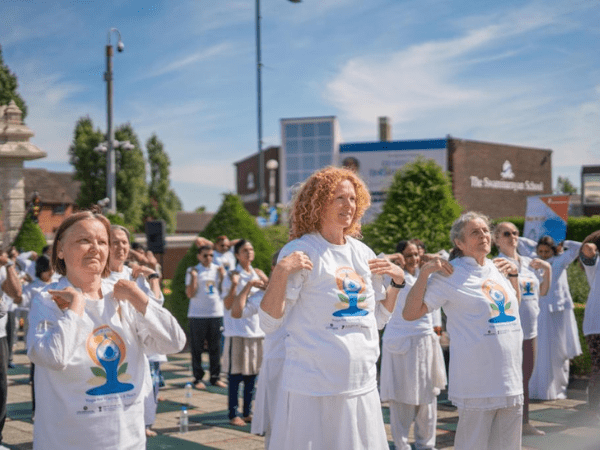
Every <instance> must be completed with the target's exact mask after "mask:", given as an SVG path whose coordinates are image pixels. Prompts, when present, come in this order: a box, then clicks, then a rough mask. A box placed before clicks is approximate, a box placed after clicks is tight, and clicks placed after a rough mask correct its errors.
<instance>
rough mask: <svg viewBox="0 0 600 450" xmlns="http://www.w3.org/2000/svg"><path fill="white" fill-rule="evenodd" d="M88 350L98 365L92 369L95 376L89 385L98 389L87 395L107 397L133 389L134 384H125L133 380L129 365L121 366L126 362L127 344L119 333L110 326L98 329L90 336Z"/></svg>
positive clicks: (87, 344) (90, 390)
mask: <svg viewBox="0 0 600 450" xmlns="http://www.w3.org/2000/svg"><path fill="white" fill-rule="evenodd" d="M86 348H87V352H88V355H89V356H90V358H91V359H92V361H93V362H94V364H96V367H90V369H91V371H92V373H93V374H94V375H95V376H94V377H93V378H91V379H90V380H88V384H92V385H95V386H96V387H95V388H92V389H89V390H87V391H86V394H88V395H106V394H115V393H117V392H127V391H130V390H132V389H133V384H131V383H125V381H129V380H130V379H131V375H129V374H128V373H127V363H123V364H121V363H122V362H123V361H124V360H125V355H126V353H127V350H126V348H125V342H124V341H123V339H122V338H121V336H119V334H118V333H117V332H115V331H114V330H113V329H112V328H110V327H109V326H108V325H102V326H100V327H98V328H96V329H95V330H94V331H92V333H91V334H90V335H89V336H88V338H87V342H86Z"/></svg>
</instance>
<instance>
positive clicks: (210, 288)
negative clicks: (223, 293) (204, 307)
mask: <svg viewBox="0 0 600 450" xmlns="http://www.w3.org/2000/svg"><path fill="white" fill-rule="evenodd" d="M205 288H206V293H207V294H208V295H212V294H214V293H215V282H214V281H212V280H209V281H207V282H206V284H205Z"/></svg>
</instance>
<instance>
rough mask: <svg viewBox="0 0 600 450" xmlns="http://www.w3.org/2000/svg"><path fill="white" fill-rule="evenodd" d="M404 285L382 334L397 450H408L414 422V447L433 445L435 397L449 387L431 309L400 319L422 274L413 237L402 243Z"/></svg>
mask: <svg viewBox="0 0 600 450" xmlns="http://www.w3.org/2000/svg"><path fill="white" fill-rule="evenodd" d="M396 251H397V254H399V255H402V258H401V264H400V265H401V267H402V268H403V269H404V275H405V280H406V288H405V289H401V290H400V292H399V293H398V300H397V302H396V309H395V310H394V314H392V318H391V319H390V321H389V322H388V324H387V325H386V327H385V332H384V333H383V346H382V357H381V376H380V380H381V381H380V384H381V388H380V392H381V400H382V401H384V402H385V401H387V402H388V403H389V408H390V427H391V429H392V436H393V437H394V443H395V444H396V449H397V450H410V448H411V447H410V445H409V443H408V433H409V430H410V426H411V424H412V423H413V422H414V424H415V430H414V434H415V447H416V448H417V449H419V450H425V449H434V448H435V436H436V424H437V396H438V395H439V393H440V391H441V390H442V389H443V388H444V387H445V386H446V367H445V365H444V356H443V354H442V348H441V346H440V340H439V337H438V336H437V334H435V333H434V324H433V317H432V313H427V314H425V315H424V316H423V317H421V318H420V319H418V320H415V321H407V320H404V318H403V317H402V310H403V309H404V304H405V302H406V295H407V294H408V291H409V290H410V288H411V287H412V286H413V284H414V283H415V281H416V280H417V276H418V274H419V263H420V256H419V249H418V247H417V245H416V244H414V243H412V241H400V242H399V243H398V246H397V247H396Z"/></svg>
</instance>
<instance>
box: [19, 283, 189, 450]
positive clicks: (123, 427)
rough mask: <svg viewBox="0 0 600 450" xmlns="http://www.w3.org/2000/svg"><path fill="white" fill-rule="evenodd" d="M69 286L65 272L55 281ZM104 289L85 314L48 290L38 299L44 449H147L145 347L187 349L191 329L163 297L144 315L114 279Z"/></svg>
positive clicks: (33, 345) (32, 348)
mask: <svg viewBox="0 0 600 450" xmlns="http://www.w3.org/2000/svg"><path fill="white" fill-rule="evenodd" d="M67 286H70V283H69V281H68V279H67V278H66V277H63V278H62V279H61V280H60V281H59V282H58V283H56V284H53V285H51V286H50V287H49V288H54V289H64V288H65V287H67ZM102 293H103V298H102V299H101V300H86V306H85V312H84V315H83V317H79V316H78V315H77V314H75V313H74V312H73V311H70V310H66V311H61V310H60V309H59V308H58V306H57V305H56V303H55V302H54V301H53V300H52V298H51V296H50V295H49V294H48V293H47V292H46V291H43V292H42V293H40V294H39V295H38V296H37V297H36V298H35V299H34V301H33V302H32V308H31V312H30V313H29V324H30V326H29V334H28V342H29V350H28V352H27V355H28V356H29V359H30V360H31V361H32V362H33V363H35V365H36V368H35V390H36V396H37V398H38V401H37V406H36V420H35V425H34V430H33V441H34V449H36V450H42V449H44V450H45V449H48V450H56V449H61V450H80V449H82V448H85V449H86V450H96V449H97V450H106V449H111V450H129V449H131V450H133V449H135V450H141V449H144V448H146V445H145V443H146V437H145V432H144V428H145V426H144V396H145V394H146V389H145V385H144V379H145V377H146V375H147V372H148V371H149V367H148V364H147V363H146V358H145V357H144V352H145V351H146V352H150V353H176V352H179V351H181V349H182V348H183V346H184V345H185V341H186V338H185V334H184V332H183V330H182V329H181V327H180V326H179V324H178V323H177V320H176V319H175V318H174V317H173V316H172V315H171V313H169V311H167V310H166V309H164V308H162V307H160V306H159V305H158V304H157V303H156V302H153V301H151V302H149V303H148V306H147V309H146V313H145V315H142V314H141V313H139V312H138V311H136V310H135V309H134V308H133V306H132V305H131V304H130V303H129V302H127V301H117V300H116V299H115V298H114V297H113V291H112V285H111V284H109V283H103V284H102ZM146 387H147V385H146Z"/></svg>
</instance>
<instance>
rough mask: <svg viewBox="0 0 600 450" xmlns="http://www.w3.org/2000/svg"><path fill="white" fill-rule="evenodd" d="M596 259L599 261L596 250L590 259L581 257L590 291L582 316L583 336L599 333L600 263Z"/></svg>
mask: <svg viewBox="0 0 600 450" xmlns="http://www.w3.org/2000/svg"><path fill="white" fill-rule="evenodd" d="M598 261H600V258H598V252H596V255H595V256H594V258H593V259H592V260H591V261H590V260H587V259H586V258H581V262H582V263H583V268H584V269H585V274H586V275H587V279H588V283H589V285H590V293H589V295H588V298H587V302H586V304H585V314H584V316H583V334H584V335H585V336H588V335H590V334H600V264H599V263H598ZM590 263H591V264H590Z"/></svg>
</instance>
